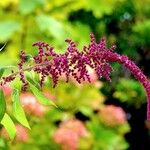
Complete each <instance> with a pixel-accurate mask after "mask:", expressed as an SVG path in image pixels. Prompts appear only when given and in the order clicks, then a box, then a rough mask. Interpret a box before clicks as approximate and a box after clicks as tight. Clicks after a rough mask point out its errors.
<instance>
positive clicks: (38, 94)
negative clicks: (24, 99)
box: [29, 82, 57, 107]
mask: <svg viewBox="0 0 150 150" xmlns="http://www.w3.org/2000/svg"><path fill="white" fill-rule="evenodd" d="M29 84H30V89H31V91H32V92H33V94H34V95H35V97H36V98H37V100H38V101H39V103H41V104H43V105H46V106H55V107H57V106H56V104H55V103H54V102H53V101H52V100H49V99H48V98H47V97H46V96H45V95H43V93H42V92H41V91H40V90H38V89H37V88H36V87H35V86H34V85H33V84H32V83H31V82H29Z"/></svg>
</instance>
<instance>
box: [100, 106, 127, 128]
mask: <svg viewBox="0 0 150 150" xmlns="http://www.w3.org/2000/svg"><path fill="white" fill-rule="evenodd" d="M99 115H100V119H101V121H102V122H103V123H104V124H105V125H106V126H109V127H115V126H118V125H122V124H124V123H126V114H125V112H124V111H123V109H122V108H121V107H117V106H114V105H106V106H104V107H103V108H101V109H100V112H99Z"/></svg>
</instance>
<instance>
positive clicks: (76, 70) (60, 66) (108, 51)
mask: <svg viewBox="0 0 150 150" xmlns="http://www.w3.org/2000/svg"><path fill="white" fill-rule="evenodd" d="M65 42H66V43H67V44H68V48H67V50H66V52H65V53H64V54H57V53H55V51H54V48H53V47H51V46H50V45H49V44H47V43H45V42H36V43H34V44H33V46H36V47H38V54H37V55H36V56H34V65H33V66H29V67H26V65H27V63H26V59H25V56H26V54H25V52H23V51H22V52H21V54H20V59H21V61H20V63H19V64H18V71H17V72H14V73H12V74H10V75H9V76H7V77H2V81H1V85H3V84H5V83H7V82H10V81H12V80H14V79H15V78H16V76H17V75H18V74H19V75H20V80H21V81H22V82H23V85H24V86H23V90H25V89H26V88H27V85H28V83H27V81H26V79H25V76H24V72H25V71H31V70H32V71H34V72H36V73H39V74H40V75H41V81H40V85H41V86H42V85H43V83H44V80H45V78H46V77H47V76H50V77H51V78H52V80H53V86H54V87H55V86H56V85H57V82H58V79H59V77H60V76H62V75H65V76H66V82H68V81H69V77H74V78H75V80H76V81H77V82H78V83H81V82H82V81H85V80H88V81H89V82H90V76H89V74H88V70H87V66H90V67H91V68H92V69H94V70H95V72H96V73H97V75H98V76H99V77H104V78H106V80H109V81H110V73H111V71H112V67H111V65H110V64H109V63H110V62H118V63H120V64H123V65H124V66H125V67H126V68H127V69H129V70H130V71H131V73H132V74H133V75H134V77H135V78H136V79H137V80H139V82H140V83H141V84H142V85H143V86H144V88H145V90H146V92H147V98H148V104H147V119H148V120H150V82H149V80H148V79H147V77H146V76H145V75H144V74H143V73H142V71H141V70H140V69H139V67H137V66H136V65H135V63H134V62H132V61H131V60H130V59H129V58H128V57H127V56H125V55H119V54H117V53H116V52H114V50H115V48H116V47H115V45H113V46H112V47H111V48H107V47H106V39H105V38H102V39H101V40H100V41H99V42H98V43H96V40H95V37H94V35H93V34H90V44H89V45H87V46H84V47H83V50H82V51H81V52H79V51H78V49H77V47H76V44H75V43H74V42H73V41H72V40H71V39H66V40H65Z"/></svg>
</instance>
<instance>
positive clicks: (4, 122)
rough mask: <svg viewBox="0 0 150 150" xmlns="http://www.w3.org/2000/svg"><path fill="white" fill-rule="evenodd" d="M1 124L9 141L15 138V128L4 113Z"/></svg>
mask: <svg viewBox="0 0 150 150" xmlns="http://www.w3.org/2000/svg"><path fill="white" fill-rule="evenodd" d="M1 124H2V125H3V126H4V127H5V129H6V131H7V132H8V134H9V137H10V139H11V140H13V139H14V137H15V136H16V127H15V125H14V123H13V121H12V120H11V118H10V117H9V115H8V114H7V113H5V115H4V117H3V119H2V121H1Z"/></svg>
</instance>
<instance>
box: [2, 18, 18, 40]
mask: <svg viewBox="0 0 150 150" xmlns="http://www.w3.org/2000/svg"><path fill="white" fill-rule="evenodd" d="M19 28H20V26H19V23H18V22H16V21H13V20H10V21H3V22H0V41H2V42H3V41H6V40H8V39H10V38H11V37H12V35H13V34H14V33H15V32H16V31H18V30H19Z"/></svg>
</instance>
